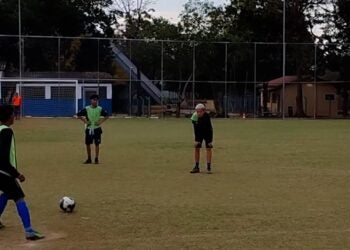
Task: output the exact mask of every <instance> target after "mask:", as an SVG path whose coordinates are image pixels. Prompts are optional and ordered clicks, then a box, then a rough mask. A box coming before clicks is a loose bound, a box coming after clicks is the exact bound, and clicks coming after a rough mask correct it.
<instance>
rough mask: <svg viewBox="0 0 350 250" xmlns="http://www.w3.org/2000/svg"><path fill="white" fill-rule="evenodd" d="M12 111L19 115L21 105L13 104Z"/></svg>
mask: <svg viewBox="0 0 350 250" xmlns="http://www.w3.org/2000/svg"><path fill="white" fill-rule="evenodd" d="M13 111H14V113H15V115H19V114H20V113H21V106H13Z"/></svg>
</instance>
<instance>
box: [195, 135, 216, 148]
mask: <svg viewBox="0 0 350 250" xmlns="http://www.w3.org/2000/svg"><path fill="white" fill-rule="evenodd" d="M195 140H196V142H198V143H197V144H196V145H195V147H196V148H201V147H202V143H203V141H205V147H206V148H213V144H212V143H213V140H212V139H211V138H208V137H199V138H196V139H195Z"/></svg>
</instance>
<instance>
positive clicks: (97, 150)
mask: <svg viewBox="0 0 350 250" xmlns="http://www.w3.org/2000/svg"><path fill="white" fill-rule="evenodd" d="M99 154H100V145H95V158H97V159H98V157H99Z"/></svg>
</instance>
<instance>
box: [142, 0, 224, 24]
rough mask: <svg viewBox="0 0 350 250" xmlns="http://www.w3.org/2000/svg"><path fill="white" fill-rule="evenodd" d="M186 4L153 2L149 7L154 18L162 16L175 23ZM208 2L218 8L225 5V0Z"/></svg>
mask: <svg viewBox="0 0 350 250" xmlns="http://www.w3.org/2000/svg"><path fill="white" fill-rule="evenodd" d="M187 2H188V0H154V3H153V4H152V5H150V6H149V7H150V8H153V9H155V12H154V15H155V16H157V17H159V16H162V17H164V18H166V19H168V20H170V21H171V22H174V23H176V22H177V21H179V18H178V16H179V14H180V13H181V12H182V10H183V9H184V7H183V5H184V4H185V3H187ZM210 2H213V3H214V5H215V6H218V5H222V4H224V3H226V2H227V0H211V1H210Z"/></svg>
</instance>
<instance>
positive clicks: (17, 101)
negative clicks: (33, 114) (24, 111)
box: [12, 93, 22, 120]
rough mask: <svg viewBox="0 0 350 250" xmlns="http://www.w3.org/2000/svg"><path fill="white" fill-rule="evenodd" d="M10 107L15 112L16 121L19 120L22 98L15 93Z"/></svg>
mask: <svg viewBox="0 0 350 250" xmlns="http://www.w3.org/2000/svg"><path fill="white" fill-rule="evenodd" d="M12 105H13V107H14V110H15V117H16V120H19V119H20V114H21V105H22V97H21V96H20V95H19V94H18V93H16V94H15V95H14V97H13V98H12Z"/></svg>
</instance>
